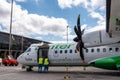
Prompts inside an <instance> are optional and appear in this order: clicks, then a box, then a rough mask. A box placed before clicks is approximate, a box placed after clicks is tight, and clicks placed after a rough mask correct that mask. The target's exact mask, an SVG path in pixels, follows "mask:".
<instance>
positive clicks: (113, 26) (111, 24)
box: [106, 0, 120, 37]
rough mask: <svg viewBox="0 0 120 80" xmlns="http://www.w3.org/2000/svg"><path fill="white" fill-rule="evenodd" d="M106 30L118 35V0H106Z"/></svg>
mask: <svg viewBox="0 0 120 80" xmlns="http://www.w3.org/2000/svg"><path fill="white" fill-rule="evenodd" d="M106 32H107V33H108V34H109V35H110V37H112V35H120V0H106Z"/></svg>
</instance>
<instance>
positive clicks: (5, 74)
mask: <svg viewBox="0 0 120 80" xmlns="http://www.w3.org/2000/svg"><path fill="white" fill-rule="evenodd" d="M13 74H15V73H7V74H2V75H0V77H2V76H8V75H13Z"/></svg>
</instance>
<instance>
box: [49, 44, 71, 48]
mask: <svg viewBox="0 0 120 80" xmlns="http://www.w3.org/2000/svg"><path fill="white" fill-rule="evenodd" d="M72 45H73V44H57V45H52V46H51V47H50V49H69V48H70V47H71V46H72Z"/></svg>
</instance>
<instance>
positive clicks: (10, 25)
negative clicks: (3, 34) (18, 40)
mask: <svg viewBox="0 0 120 80" xmlns="http://www.w3.org/2000/svg"><path fill="white" fill-rule="evenodd" d="M12 14H13V0H11V14H10V36H9V55H11V45H12V43H11V42H12V40H11V37H12V35H11V31H12Z"/></svg>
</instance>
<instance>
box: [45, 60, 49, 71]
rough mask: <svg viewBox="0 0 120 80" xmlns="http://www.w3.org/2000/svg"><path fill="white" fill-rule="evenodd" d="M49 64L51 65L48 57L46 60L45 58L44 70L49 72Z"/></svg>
mask: <svg viewBox="0 0 120 80" xmlns="http://www.w3.org/2000/svg"><path fill="white" fill-rule="evenodd" d="M48 65H49V61H48V58H45V60H44V72H48Z"/></svg>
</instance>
